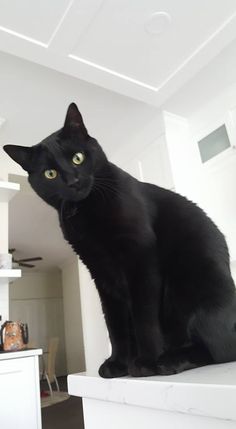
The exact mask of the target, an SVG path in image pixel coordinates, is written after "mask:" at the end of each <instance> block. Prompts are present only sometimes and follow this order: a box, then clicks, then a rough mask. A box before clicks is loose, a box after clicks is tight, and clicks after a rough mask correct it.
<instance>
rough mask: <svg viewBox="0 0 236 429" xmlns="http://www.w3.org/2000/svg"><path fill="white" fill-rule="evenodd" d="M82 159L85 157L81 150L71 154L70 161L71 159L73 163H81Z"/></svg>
mask: <svg viewBox="0 0 236 429" xmlns="http://www.w3.org/2000/svg"><path fill="white" fill-rule="evenodd" d="M84 159H85V156H84V154H83V153H81V152H77V153H75V155H74V156H73V158H72V161H73V163H74V164H76V165H80V164H82V162H84Z"/></svg>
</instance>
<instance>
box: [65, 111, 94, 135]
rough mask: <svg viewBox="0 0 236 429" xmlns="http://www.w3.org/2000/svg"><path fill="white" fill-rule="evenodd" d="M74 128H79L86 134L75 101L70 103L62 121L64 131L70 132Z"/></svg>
mask: <svg viewBox="0 0 236 429" xmlns="http://www.w3.org/2000/svg"><path fill="white" fill-rule="evenodd" d="M74 129H80V130H81V131H82V132H83V134H85V135H88V132H87V129H86V127H85V125H84V121H83V118H82V115H81V113H80V111H79V109H78V107H77V106H76V104H75V103H71V104H70V105H69V107H68V109H67V113H66V119H65V123H64V131H66V132H70V131H71V130H74Z"/></svg>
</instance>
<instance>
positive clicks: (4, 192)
mask: <svg viewBox="0 0 236 429" xmlns="http://www.w3.org/2000/svg"><path fill="white" fill-rule="evenodd" d="M19 190H20V185H19V184H18V183H12V182H3V181H1V180H0V203H8V201H10V199H11V198H12V197H14V195H15V194H16V193H17V192H18V191H19Z"/></svg>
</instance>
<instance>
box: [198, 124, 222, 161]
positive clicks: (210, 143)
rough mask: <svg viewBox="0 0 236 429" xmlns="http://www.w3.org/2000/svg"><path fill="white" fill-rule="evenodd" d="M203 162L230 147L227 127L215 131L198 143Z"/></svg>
mask: <svg viewBox="0 0 236 429" xmlns="http://www.w3.org/2000/svg"><path fill="white" fill-rule="evenodd" d="M198 147H199V150H200V155H201V159H202V162H206V161H208V160H209V159H211V158H213V157H214V156H216V155H218V154H219V153H221V152H223V151H224V150H225V149H227V148H228V147H230V141H229V137H228V134H227V131H226V127H225V125H222V126H221V127H219V128H217V129H216V130H214V131H213V132H212V133H211V134H208V136H206V137H204V139H202V140H200V141H199V142H198Z"/></svg>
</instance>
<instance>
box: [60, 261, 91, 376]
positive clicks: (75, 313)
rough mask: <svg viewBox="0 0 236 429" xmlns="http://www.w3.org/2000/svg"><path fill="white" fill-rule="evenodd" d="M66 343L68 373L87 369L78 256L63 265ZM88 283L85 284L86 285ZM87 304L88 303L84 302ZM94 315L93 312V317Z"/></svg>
mask: <svg viewBox="0 0 236 429" xmlns="http://www.w3.org/2000/svg"><path fill="white" fill-rule="evenodd" d="M61 269H62V286H63V306H64V321H65V344H66V359H67V371H68V373H69V374H70V373H74V372H80V371H84V369H85V358H84V342H83V328H82V318H81V301H80V284H79V272H78V262H77V257H76V256H75V257H74V258H72V259H70V260H69V261H67V262H66V263H65V264H64V265H63V266H62V267H61ZM86 286H87V285H85V287H86ZM84 305H86V303H84ZM93 317H94V315H93V314H91V318H93Z"/></svg>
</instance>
